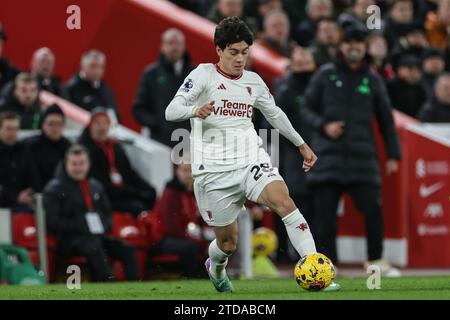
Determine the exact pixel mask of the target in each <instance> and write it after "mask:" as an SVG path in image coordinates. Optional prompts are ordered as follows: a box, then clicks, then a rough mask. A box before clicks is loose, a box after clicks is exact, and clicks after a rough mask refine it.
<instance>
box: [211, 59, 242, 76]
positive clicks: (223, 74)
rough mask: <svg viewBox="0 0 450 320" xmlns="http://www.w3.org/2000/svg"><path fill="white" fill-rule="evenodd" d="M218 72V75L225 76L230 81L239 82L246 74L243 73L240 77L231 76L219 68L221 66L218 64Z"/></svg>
mask: <svg viewBox="0 0 450 320" xmlns="http://www.w3.org/2000/svg"><path fill="white" fill-rule="evenodd" d="M216 71H217V72H218V73H220V74H221V75H222V76H224V77H225V78H228V79H230V80H238V79H240V78H242V75H243V74H244V73H243V72H242V73H241V74H240V75H238V76H233V75H231V74H229V73H226V72H225V71H223V70H222V69H221V68H220V67H219V65H218V64H217V63H216Z"/></svg>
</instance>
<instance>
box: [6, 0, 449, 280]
mask: <svg viewBox="0 0 450 320" xmlns="http://www.w3.org/2000/svg"><path fill="white" fill-rule="evenodd" d="M371 5H377V7H376V8H378V9H379V10H378V9H375V10H374V11H371V10H370V9H369V12H368V11H367V8H368V7H369V6H371ZM228 16H239V17H241V18H242V19H243V20H244V21H245V22H246V23H247V25H248V26H249V27H250V29H251V30H252V31H253V33H254V35H255V39H256V41H255V44H254V45H253V46H252V49H251V55H250V59H249V63H248V65H247V69H248V70H252V71H255V72H257V73H258V74H260V75H261V77H262V78H263V79H264V80H265V81H266V83H267V85H268V86H269V88H270V90H271V93H272V94H273V95H274V97H275V100H276V101H277V103H278V105H279V106H280V107H281V108H282V109H284V110H285V112H286V113H287V114H288V116H289V118H290V119H291V121H292V122H293V124H294V127H295V128H296V129H297V130H298V131H299V132H300V133H301V134H302V135H303V136H304V137H306V138H307V139H305V140H307V141H309V139H313V137H315V135H318V134H323V132H322V133H320V132H316V131H315V130H317V128H313V127H312V126H311V123H308V121H306V120H305V118H302V115H303V112H302V111H301V109H302V108H307V107H308V106H307V103H305V102H304V100H305V98H304V97H305V92H306V91H307V90H314V88H312V89H311V88H310V87H311V86H314V84H313V85H311V81H310V80H311V78H313V77H314V74H315V73H316V72H318V70H321V69H320V68H326V67H327V66H328V65H329V64H333V63H339V61H340V60H339V59H340V56H341V55H340V54H341V51H342V45H343V43H344V42H345V43H348V42H352V41H353V40H355V39H356V40H358V39H357V38H358V37H359V36H358V34H363V40H362V41H363V42H364V43H365V51H366V54H365V56H364V61H365V62H364V63H365V64H364V67H365V68H367V70H368V71H367V72H370V74H371V75H374V77H377V78H376V79H380V80H381V82H380V86H381V87H382V88H383V89H382V93H381V94H380V96H383V97H385V98H388V100H387V101H388V103H389V107H391V108H392V117H393V119H394V122H395V133H394V132H391V133H390V134H391V138H392V137H395V138H396V139H398V142H399V148H400V150H399V151H400V153H401V156H399V157H398V159H395V160H396V163H397V167H396V169H395V170H394V171H392V172H389V170H387V169H386V165H385V163H386V161H387V160H390V159H391V158H392V157H391V155H390V154H388V153H387V151H386V150H387V149H389V147H388V146H385V144H386V143H387V141H388V140H389V139H388V137H387V135H388V134H387V133H386V131H384V128H385V125H386V123H384V122H383V121H384V120H383V119H386V118H383V117H381V116H379V114H377V113H376V112H375V113H374V116H373V117H372V115H371V114H370V116H369V119H372V120H373V121H371V122H370V123H369V127H371V130H370V131H371V132H372V133H373V136H374V140H373V141H372V140H370V141H369V143H374V144H375V145H376V150H377V152H376V160H377V162H378V167H379V175H380V178H381V179H380V183H379V185H380V188H381V189H380V190H381V193H380V194H381V200H380V207H381V210H382V215H383V226H382V228H383V261H385V262H386V264H388V265H389V266H395V267H396V268H398V269H399V271H401V272H402V273H404V274H413V273H424V274H438V273H439V274H441V273H449V272H450V246H449V245H448V244H449V243H450V73H448V72H449V71H450V1H446V0H441V1H439V0H435V1H427V0H410V1H408V0H405V1H389V0H386V1H375V0H341V1H326V0H310V1H306V0H305V1H303V0H177V1H175V0H174V1H164V0H100V1H87V0H77V1H66V0H58V1H57V0H42V1H38V2H29V1H20V0H16V1H12V0H0V23H1V25H0V163H1V167H0V208H1V209H0V252H3V253H1V254H0V281H1V282H2V283H22V282H23V281H25V280H23V279H28V280H27V281H30V282H33V281H36V282H40V281H51V282H54V281H64V279H65V278H64V277H65V270H66V268H67V266H68V265H73V264H76V265H80V266H82V269H83V270H84V269H85V270H86V271H87V272H83V277H84V278H85V279H87V280H91V281H110V280H146V279H154V278H164V279H166V278H177V277H189V278H192V277H204V276H205V274H204V272H203V271H202V263H203V261H204V258H205V255H206V254H207V250H206V249H207V246H208V244H209V242H210V241H211V240H212V239H213V238H214V236H213V233H212V230H211V229H210V228H209V227H208V226H207V225H206V224H205V223H204V222H203V221H202V220H201V218H200V215H199V213H198V209H197V206H196V202H195V197H194V195H193V192H192V176H191V175H190V165H189V163H188V161H186V163H182V164H180V165H173V164H172V161H171V148H172V147H174V146H175V145H176V144H177V143H178V141H172V140H171V134H172V132H173V130H175V129H177V128H185V129H189V128H190V126H189V123H188V122H186V123H175V124H174V123H168V122H166V121H165V118H164V110H165V107H166V106H167V105H168V103H169V102H170V101H171V99H172V97H173V96H174V94H175V93H176V91H177V90H178V88H179V87H180V86H181V85H182V83H183V80H184V78H185V77H186V76H187V75H188V74H189V72H190V71H191V70H192V69H194V68H195V67H196V66H197V65H198V64H199V63H216V62H217V60H218V58H217V55H216V53H215V48H214V45H213V41H212V40H213V36H214V29H215V26H216V24H217V23H218V22H220V20H222V19H223V18H224V17H228ZM368 21H369V22H368ZM345 37H347V38H345ZM330 81H336V79H332V78H331V77H330ZM339 81H340V80H339V79H337V81H336V86H338V87H339V86H340V84H338V82H339ZM363 85H366V83H363ZM308 86H309V87H308ZM358 88H359V87H358ZM315 89H317V90H320V88H315ZM358 90H359V89H358ZM369 92H370V89H369ZM319 95H320V93H319ZM369 96H370V95H369ZM331 98H332V99H334V97H331ZM336 99H338V97H336ZM367 99H368V100H367V101H372V100H370V99H372V98H371V96H370V97H369V98H367ZM375 99H376V98H375ZM349 101H351V99H350V100H349ZM358 112H361V113H364V112H366V111H364V110H362V111H358ZM367 112H369V110H367ZM388 118H389V115H388ZM253 121H254V125H255V128H256V129H269V128H270V126H269V125H268V123H267V122H266V121H265V120H264V119H263V117H262V115H261V114H259V113H258V112H255V113H254V118H253ZM308 138H309V139H308ZM271 142H272V144H277V145H278V142H276V141H271ZM319 143H320V142H319ZM350 143H352V141H350ZM74 144H76V147H73V145H74ZM78 144H81V146H82V147H81V148H77V147H78ZM71 146H72V147H71ZM313 146H314V144H313ZM388 151H389V150H388ZM294 155H295V156H293V152H292V149H291V147H289V146H288V145H287V143H286V141H285V140H283V138H280V142H279V166H280V171H281V173H282V175H283V176H284V177H285V180H286V182H287V184H288V186H289V189H290V193H291V195H292V197H293V198H294V201H296V203H297V205H298V206H299V207H300V209H301V210H302V212H303V214H304V215H305V216H306V217H309V219H308V220H311V221H314V223H313V224H312V228H314V226H315V225H317V223H320V221H316V220H315V216H316V217H317V214H315V209H314V199H313V198H314V194H313V193H314V192H313V191H312V190H314V189H313V187H312V186H311V184H310V182H309V181H308V178H307V177H306V178H305V176H304V175H303V174H302V172H301V167H300V166H299V165H298V164H297V163H296V161H298V163H300V159H299V158H296V157H297V155H296V154H295V153H294ZM84 156H86V157H84ZM350 156H351V153H350ZM319 158H320V154H319ZM86 160H87V161H86ZM397 160H398V161H397ZM362 161H363V160H362ZM361 165H362V164H361ZM362 166H363V165H362ZM357 173H358V175H359V177H361V179H363V180H364V179H365V177H364V175H365V174H367V175H369V173H367V172H364V170H360V171H358V172H357ZM388 173H389V174H388ZM377 183H378V182H377ZM377 183H375V184H377ZM316 202H317V200H316ZM310 203H312V204H311V205H310V206H307V205H306V204H310ZM316 210H317V208H316ZM86 212H94V213H96V214H95V215H93V218H92V219H91V220H89V221H88V220H84V219H81V220H80V216H82V215H84V214H85V213H86ZM365 217H366V215H365V213H361V212H359V210H358V206H356V205H355V203H354V201H353V200H352V198H351V197H349V195H348V193H347V192H344V193H343V194H342V196H339V201H338V205H337V210H336V221H337V225H336V230H335V233H336V252H337V256H336V257H335V259H334V260H335V263H336V264H337V266H338V268H339V272H340V274H342V275H354V274H365V269H364V268H363V267H362V266H363V264H364V263H365V262H367V261H368V256H367V244H366V234H367V230H368V227H367V225H366V223H365V221H366V220H365ZM241 220H242V223H241V224H242V225H243V226H242V232H243V233H244V236H243V238H242V239H241V240H242V241H241V242H242V245H241V247H240V251H239V254H238V255H236V256H235V257H234V258H233V260H232V261H231V267H232V268H233V270H234V271H233V273H234V275H235V276H245V277H257V276H290V275H291V274H292V270H293V265H294V263H295V262H296V261H297V260H298V258H299V257H298V256H297V254H296V253H295V250H294V249H293V248H292V246H291V245H290V243H289V241H288V240H287V236H286V233H285V231H284V226H283V224H282V223H280V219H279V218H278V217H277V216H276V215H275V214H274V213H272V212H270V210H268V209H267V208H264V207H261V206H259V205H257V204H255V203H251V202H246V207H245V209H243V213H242V218H241ZM369 228H370V227H369ZM312 231H313V234H314V231H315V230H314V229H313V230H312ZM252 241H253V242H252ZM319 251H320V248H319ZM261 257H263V258H261ZM27 266H28V267H27ZM30 266H32V267H30ZM398 269H396V270H398ZM6 270H15V271H14V272H12V271H6ZM36 270H37V271H36ZM27 277H28V278H27ZM30 279H31V280H30ZM32 279H35V280H32ZM62 279H63V280H62Z"/></svg>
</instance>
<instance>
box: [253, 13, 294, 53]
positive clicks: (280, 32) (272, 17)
mask: <svg viewBox="0 0 450 320" xmlns="http://www.w3.org/2000/svg"><path fill="white" fill-rule="evenodd" d="M289 30H290V25H289V19H288V17H287V15H286V14H285V13H284V12H283V11H272V12H270V13H269V14H267V15H266V17H265V18H264V30H263V32H262V33H261V34H260V37H259V40H258V43H259V44H260V45H261V46H263V47H265V48H267V49H268V50H270V51H272V52H273V53H275V54H279V55H282V56H285V57H289V55H290V51H291V46H290V43H289Z"/></svg>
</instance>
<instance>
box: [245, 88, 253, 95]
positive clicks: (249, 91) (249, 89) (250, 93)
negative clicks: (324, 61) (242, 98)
mask: <svg viewBox="0 0 450 320" xmlns="http://www.w3.org/2000/svg"><path fill="white" fill-rule="evenodd" d="M246 88H247V92H248V94H249V95H250V96H251V95H252V87H246Z"/></svg>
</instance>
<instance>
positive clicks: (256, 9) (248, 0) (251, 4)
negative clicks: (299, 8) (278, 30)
mask: <svg viewBox="0 0 450 320" xmlns="http://www.w3.org/2000/svg"><path fill="white" fill-rule="evenodd" d="M280 10H283V2H282V0H244V12H245V15H246V16H250V17H253V18H255V19H256V22H257V27H258V31H262V30H263V29H264V19H265V18H266V16H267V15H268V14H269V12H272V11H280ZM255 35H256V34H255Z"/></svg>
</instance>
